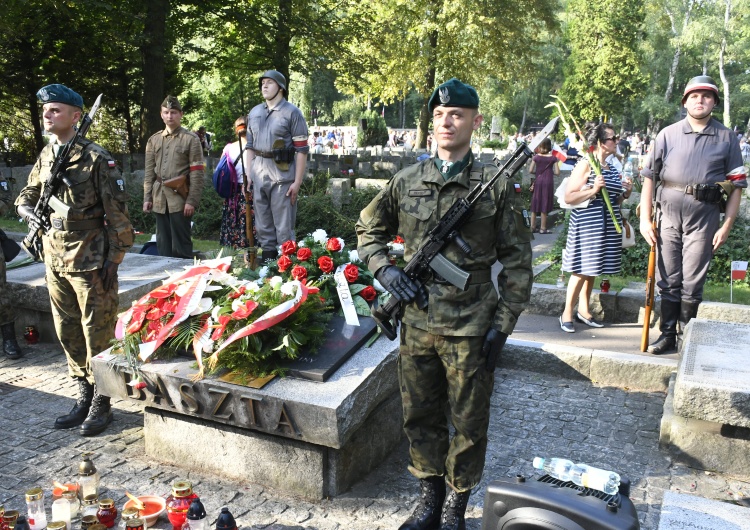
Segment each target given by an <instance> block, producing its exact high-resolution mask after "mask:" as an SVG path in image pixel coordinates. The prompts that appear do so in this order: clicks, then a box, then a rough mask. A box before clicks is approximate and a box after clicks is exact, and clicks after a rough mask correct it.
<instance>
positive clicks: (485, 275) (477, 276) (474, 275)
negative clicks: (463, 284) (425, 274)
mask: <svg viewBox="0 0 750 530" xmlns="http://www.w3.org/2000/svg"><path fill="white" fill-rule="evenodd" d="M466 272H468V273H469V274H470V276H469V285H478V284H480V283H488V282H491V281H492V270H491V269H482V270H478V271H466ZM432 281H434V282H435V283H439V284H441V285H453V284H452V283H451V282H449V281H448V280H446V279H445V278H443V277H442V276H440V275H439V274H437V273H435V272H433V273H432Z"/></svg>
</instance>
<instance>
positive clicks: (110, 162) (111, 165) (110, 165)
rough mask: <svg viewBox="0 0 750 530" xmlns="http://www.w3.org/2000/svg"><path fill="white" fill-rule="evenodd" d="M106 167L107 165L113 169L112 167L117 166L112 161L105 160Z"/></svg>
mask: <svg viewBox="0 0 750 530" xmlns="http://www.w3.org/2000/svg"><path fill="white" fill-rule="evenodd" d="M107 165H108V166H109V167H110V168H113V167H115V166H116V165H117V164H115V161H114V160H107Z"/></svg>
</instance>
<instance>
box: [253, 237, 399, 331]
mask: <svg viewBox="0 0 750 530" xmlns="http://www.w3.org/2000/svg"><path fill="white" fill-rule="evenodd" d="M345 246H346V245H345V243H344V240H343V239H341V238H338V237H328V234H327V233H326V231H325V230H322V229H318V230H316V231H315V232H313V233H312V234H310V235H308V236H307V237H306V238H304V239H303V240H302V241H300V242H299V243H296V242H294V241H286V242H285V243H283V244H282V245H281V256H280V257H279V258H278V259H277V260H276V261H273V262H269V263H268V264H267V265H266V266H264V267H261V269H260V270H259V271H258V275H259V276H260V277H261V278H264V277H266V276H268V275H279V276H281V278H283V279H285V280H290V281H291V280H297V281H299V282H310V281H314V282H315V285H316V286H317V287H318V289H319V290H320V292H319V296H320V298H321V299H322V300H323V301H324V302H325V303H326V305H328V306H329V307H331V308H334V309H340V308H341V305H342V297H341V296H339V293H338V291H337V282H336V276H337V275H342V276H343V278H344V279H345V281H346V284H347V287H348V290H349V295H350V298H351V301H352V303H353V304H354V308H355V309H356V312H357V314H358V315H360V316H370V314H371V313H370V306H369V304H370V302H373V301H374V300H375V298H378V296H380V295H381V294H384V289H383V288H382V287H381V286H380V284H379V283H378V282H377V280H375V278H374V276H373V275H372V273H371V272H370V271H369V270H367V268H366V267H365V265H364V263H362V261H361V260H360V259H359V256H358V255H357V251H356V250H350V251H346V250H345ZM343 283H344V282H343V281H340V282H339V284H343ZM385 297H386V298H387V296H385ZM344 303H347V301H346V299H344Z"/></svg>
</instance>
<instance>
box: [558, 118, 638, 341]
mask: <svg viewBox="0 0 750 530" xmlns="http://www.w3.org/2000/svg"><path fill="white" fill-rule="evenodd" d="M585 129H586V143H587V144H588V146H589V148H588V149H589V155H590V156H587V157H585V158H583V159H581V161H580V162H579V163H578V164H577V165H576V166H575V168H574V169H573V172H572V173H571V175H570V178H569V179H568V184H567V186H566V191H565V202H567V203H569V204H572V205H576V204H580V203H582V202H584V201H586V200H588V201H589V204H588V206H587V207H585V208H575V209H573V210H571V213H570V223H569V227H568V238H567V241H566V243H565V250H564V251H563V264H562V270H563V271H564V272H570V273H571V276H570V281H569V282H568V290H567V294H566V297H565V310H564V311H563V314H562V316H561V317H560V328H561V329H562V330H563V331H565V332H566V333H575V327H574V326H573V319H574V317H575V319H576V320H577V321H578V322H582V323H584V324H586V325H588V326H590V327H594V328H600V327H602V324H601V323H600V322H597V321H596V320H594V318H593V316H592V314H591V310H590V308H589V299H590V298H591V292H592V290H593V288H594V278H595V277H596V276H599V275H602V274H607V275H609V274H619V272H620V266H621V257H622V235H621V233H620V230H618V229H617V228H619V225H620V224H621V223H622V219H621V217H620V208H619V207H617V206H616V205H617V204H619V203H620V202H622V199H623V198H624V197H628V196H630V192H631V190H632V187H633V185H632V182H630V181H629V180H626V181H623V180H622V177H621V175H620V173H619V172H618V171H617V170H616V169H615V168H614V167H612V166H610V165H608V164H607V162H606V159H607V158H608V157H609V156H610V155H612V154H613V153H615V152H616V151H617V136H616V134H615V131H614V129H613V128H612V125H611V124H608V123H602V124H599V125H596V124H594V123H588V124H586V128H585ZM597 166H598V167H597ZM605 193H606V194H607V196H608V198H609V201H605V198H604V194H605ZM607 202H609V203H611V204H614V205H615V207H614V208H613V209H612V210H613V211H612V213H610V211H609V205H608V204H607ZM576 301H578V308H577V311H576V313H575V315H574V314H573V308H574V306H575V304H576Z"/></svg>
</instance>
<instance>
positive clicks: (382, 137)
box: [357, 110, 388, 147]
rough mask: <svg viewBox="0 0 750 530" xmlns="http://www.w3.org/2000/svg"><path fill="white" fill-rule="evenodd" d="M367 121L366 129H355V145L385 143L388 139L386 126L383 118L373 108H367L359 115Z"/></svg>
mask: <svg viewBox="0 0 750 530" xmlns="http://www.w3.org/2000/svg"><path fill="white" fill-rule="evenodd" d="M360 119H364V120H366V121H367V129H364V130H363V129H361V128H359V129H357V145H358V146H360V147H362V146H366V145H385V142H386V141H388V127H386V125H385V120H384V119H383V118H382V117H381V116H380V114H378V113H377V112H375V111H374V110H367V111H365V112H363V113H362V114H361V115H360Z"/></svg>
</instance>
